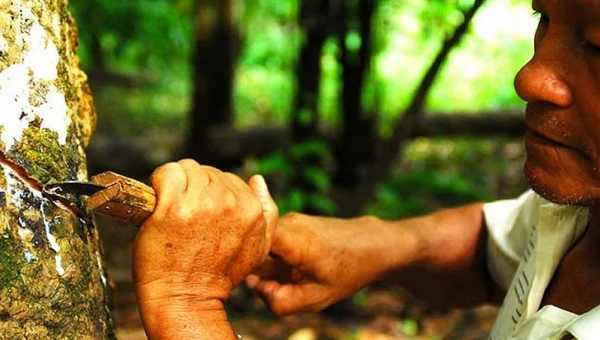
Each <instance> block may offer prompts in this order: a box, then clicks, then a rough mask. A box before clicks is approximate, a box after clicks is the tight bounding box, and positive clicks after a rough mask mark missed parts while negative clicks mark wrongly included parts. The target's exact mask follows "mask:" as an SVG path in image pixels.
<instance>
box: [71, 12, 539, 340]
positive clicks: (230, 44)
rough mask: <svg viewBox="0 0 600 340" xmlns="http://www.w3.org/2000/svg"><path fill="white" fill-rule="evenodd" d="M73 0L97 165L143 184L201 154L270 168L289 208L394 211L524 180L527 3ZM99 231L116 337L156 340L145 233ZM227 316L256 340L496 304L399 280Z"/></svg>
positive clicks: (483, 320)
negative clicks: (319, 306)
mask: <svg viewBox="0 0 600 340" xmlns="http://www.w3.org/2000/svg"><path fill="white" fill-rule="evenodd" d="M70 6H71V11H72V13H73V14H74V16H75V19H76V22H77V24H78V28H79V34H80V47H79V53H80V56H81V58H82V62H83V66H84V69H85V70H86V72H87V73H88V76H89V80H90V83H91V86H92V90H93V94H94V100H95V105H96V108H97V112H98V125H97V130H96V133H95V135H94V137H93V139H92V144H91V145H90V147H89V149H88V162H89V168H90V173H91V174H94V173H97V172H100V171H102V170H113V171H118V172H121V173H123V174H126V175H130V176H133V177H137V178H140V179H143V180H144V179H147V177H148V176H149V174H150V173H151V171H152V169H153V168H154V167H155V166H157V165H160V164H161V163H164V162H166V161H170V160H175V159H178V158H181V157H193V158H195V159H197V160H199V161H200V162H202V163H204V164H210V165H214V166H217V167H219V168H223V169H227V170H229V171H233V172H236V173H238V174H240V175H241V176H243V177H246V178H247V177H248V176H249V175H251V174H253V173H262V174H265V175H266V177H267V182H268V183H269V184H270V187H271V190H272V191H273V193H274V195H275V197H276V201H277V202H278V205H279V206H280V210H281V212H282V213H285V212H289V211H302V212H307V213H315V214H323V215H333V216H356V215H359V214H364V213H366V214H373V215H377V216H380V217H382V218H387V219H392V218H400V217H408V216H414V215H419V214H423V213H427V212H429V211H432V210H436V209H440V208H443V207H449V206H455V205H459V204H464V203H467V202H473V201H480V200H484V201H490V200H494V199H499V198H509V197H514V196H516V195H518V194H519V193H520V192H522V191H523V190H524V189H525V188H526V184H525V183H524V181H523V179H522V176H521V166H522V162H523V160H524V156H525V152H524V149H523V146H522V142H521V135H522V133H523V131H524V124H523V113H522V112H523V103H522V101H521V100H520V99H519V98H518V97H517V95H516V94H515V91H514V89H513V85H512V83H513V77H514V75H515V74H516V72H517V71H518V69H519V68H520V67H521V66H522V65H523V64H524V63H525V62H527V60H528V59H529V58H530V57H531V55H532V53H533V45H532V38H533V32H534V30H535V26H536V19H535V18H532V15H531V13H532V10H531V4H530V2H529V1H527V0H487V1H486V0H475V1H473V0H403V1H397V0H379V1H376V0H371V1H369V0H347V1H341V0H304V1H299V0H278V1H273V0H270V1H269V0H196V1H194V0H129V1H114V0H87V1H72V2H71V5H70ZM99 224H100V228H101V234H102V237H103V239H104V244H105V254H106V260H107V265H108V268H109V274H110V277H111V280H112V281H113V282H114V285H115V287H116V294H115V312H114V315H115V318H116V322H117V325H118V333H117V334H118V336H119V338H122V339H138V338H139V339H143V334H142V331H141V329H140V325H139V319H138V318H137V314H136V311H135V308H134V304H133V300H132V295H131V289H130V288H131V279H130V267H129V266H130V260H129V254H130V245H131V242H132V239H133V237H134V235H135V230H132V229H131V228H127V227H125V226H116V227H115V225H114V224H112V222H109V221H105V220H102V219H100V220H99ZM230 309H231V310H232V315H234V319H235V320H236V324H238V326H239V328H240V329H241V331H242V332H243V333H245V335H246V337H247V338H250V339H405V338H411V339H412V338H427V339H433V338H442V337H444V336H448V338H452V337H454V338H456V339H467V338H469V336H470V337H471V338H473V339H476V338H481V337H483V336H484V335H483V334H485V332H486V330H487V329H488V328H489V323H490V320H493V315H494V310H493V309H490V308H487V309H483V311H482V310H481V309H479V310H476V311H469V312H467V313H463V312H457V311H449V310H445V309H442V308H438V307H435V306H427V305H426V304H424V303H422V302H420V301H417V300H415V299H414V298H412V297H410V296H409V295H407V294H406V293H405V292H402V291H398V290H397V289H396V288H394V287H375V288H372V289H370V290H367V291H365V292H361V293H360V294H358V295H357V296H356V297H354V298H353V299H352V300H350V301H347V302H345V303H343V304H340V305H339V306H336V307H335V308H332V309H331V310H329V311H327V312H326V313H325V314H323V316H321V317H319V318H317V319H315V318H311V317H310V316H304V317H298V318H285V319H275V318H273V317H272V316H270V315H269V314H268V312H266V311H265V310H264V307H262V305H261V304H260V303H259V302H258V301H257V300H256V299H255V298H253V297H252V296H251V295H250V294H249V293H248V292H245V291H241V292H238V294H237V296H236V297H235V298H234V299H233V301H232V302H231V305H230ZM472 330H475V332H471V333H469V334H470V335H469V336H467V335H465V334H466V333H464V332H470V331H472ZM461 332H462V333H461ZM448 334H449V335H448ZM459 334H460V335H459ZM294 337H295V338H294Z"/></svg>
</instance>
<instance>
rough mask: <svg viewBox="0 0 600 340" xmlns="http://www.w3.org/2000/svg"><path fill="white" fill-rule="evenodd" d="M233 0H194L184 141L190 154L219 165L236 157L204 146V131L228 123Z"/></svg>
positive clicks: (234, 37) (226, 165)
mask: <svg viewBox="0 0 600 340" xmlns="http://www.w3.org/2000/svg"><path fill="white" fill-rule="evenodd" d="M233 6H234V0H197V4H196V48H195V56H194V78H193V82H194V97H193V101H194V102H193V107H192V112H191V116H192V117H191V118H192V128H191V132H190V137H189V138H190V139H189V143H188V152H189V155H190V157H192V158H194V159H196V160H198V161H202V162H203V163H208V164H211V165H215V166H219V167H228V166H231V165H232V164H230V162H232V161H233V162H234V163H235V162H239V160H226V159H221V158H219V157H218V155H215V154H213V153H212V152H211V150H210V149H209V148H207V145H206V141H205V136H206V132H207V131H209V130H210V129H211V128H212V127H215V126H224V125H231V124H232V123H233V113H232V109H231V93H232V88H233V72H234V60H235V57H234V55H235V53H234V52H235V48H234V47H235V40H236V31H235V23H234V20H233V10H234V8H233Z"/></svg>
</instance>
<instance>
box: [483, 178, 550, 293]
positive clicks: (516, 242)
mask: <svg viewBox="0 0 600 340" xmlns="http://www.w3.org/2000/svg"><path fill="white" fill-rule="evenodd" d="M542 203H543V199H542V198H541V197H540V196H538V195H537V194H535V193H534V192H533V191H532V190H529V191H527V192H525V193H524V194H522V195H521V196H520V197H519V198H517V199H513V200H503V201H497V202H492V203H488V204H485V205H484V207H483V211H484V216H485V222H486V225H487V230H488V244H487V264H488V268H489V270H490V274H491V276H492V279H494V281H496V283H497V284H498V285H499V286H500V287H502V288H503V289H504V290H507V289H508V288H509V286H510V283H511V281H512V277H513V275H514V274H515V272H516V271H517V267H518V266H519V262H520V259H521V256H522V255H523V253H524V251H525V248H526V247H527V242H528V239H529V235H530V233H531V231H532V230H533V228H534V225H535V223H537V219H538V208H539V206H540V205H541V204H542Z"/></svg>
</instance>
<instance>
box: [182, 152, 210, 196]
mask: <svg viewBox="0 0 600 340" xmlns="http://www.w3.org/2000/svg"><path fill="white" fill-rule="evenodd" d="M177 164H179V165H180V166H181V168H183V169H184V170H185V172H186V174H187V177H188V186H187V188H186V189H188V190H202V189H204V188H205V187H206V186H207V185H208V183H209V182H210V177H209V174H208V172H207V171H206V169H205V168H206V167H203V166H201V165H200V164H198V162H196V161H195V160H193V159H189V158H187V159H182V160H180V161H178V162H177ZM186 191H187V190H186Z"/></svg>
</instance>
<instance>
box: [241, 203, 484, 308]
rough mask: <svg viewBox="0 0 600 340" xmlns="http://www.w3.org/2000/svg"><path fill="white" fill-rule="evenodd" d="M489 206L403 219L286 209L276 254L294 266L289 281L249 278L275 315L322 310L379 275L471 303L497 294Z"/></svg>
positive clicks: (426, 293)
mask: <svg viewBox="0 0 600 340" xmlns="http://www.w3.org/2000/svg"><path fill="white" fill-rule="evenodd" d="M486 237H487V233H486V228H485V225H484V218H483V204H481V203H478V204H472V205H468V206H464V207H460V208H455V209H450V210H445V211H442V212H439V213H435V214H431V215H427V216H423V217H418V218H412V219H406V220H399V221H383V220H380V219H378V218H375V217H361V218H355V219H335V218H324V217H314V216H308V215H302V214H288V215H286V216H284V217H282V218H281V219H280V222H279V226H278V229H277V231H276V234H275V238H274V240H273V248H272V252H273V253H274V254H276V255H277V256H279V257H280V259H281V260H283V261H284V262H286V263H288V264H289V265H290V266H291V267H292V268H293V273H292V277H291V278H290V279H291V282H277V281H275V280H270V279H269V276H268V275H267V276H264V277H262V278H261V277H259V276H257V275H250V276H249V277H248V278H247V279H246V283H247V284H248V285H249V286H250V287H252V288H255V289H256V290H257V292H258V293H259V294H261V295H262V296H263V297H264V298H265V300H266V301H267V302H268V303H269V305H270V307H271V309H272V310H273V311H274V312H275V313H277V314H282V315H285V314H290V313H294V312H300V311H318V310H322V309H324V308H326V307H327V306H329V305H331V304H332V303H335V302H337V301H339V300H342V299H344V298H347V297H349V296H351V295H352V294H354V293H355V292H356V291H358V290H360V289H362V288H364V287H365V286H367V285H369V284H371V283H373V282H374V281H378V280H387V281H389V282H392V283H396V284H400V285H403V286H405V287H407V288H408V289H409V290H411V291H412V292H413V293H415V294H416V295H418V296H420V297H421V298H424V299H426V300H429V301H431V302H436V303H443V304H447V305H450V306H456V307H466V306H472V305H476V304H479V303H484V302H488V301H489V300H490V297H491V296H495V295H496V290H495V289H493V288H492V284H491V282H490V280H489V275H488V274H487V267H486V256H485V255H486V251H485V249H486V247H485V243H486Z"/></svg>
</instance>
